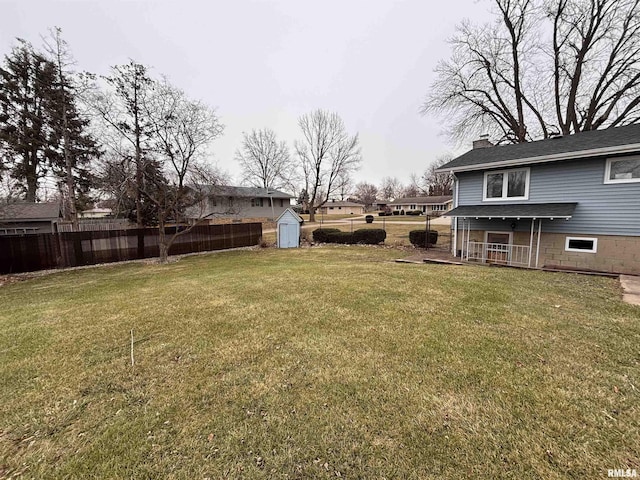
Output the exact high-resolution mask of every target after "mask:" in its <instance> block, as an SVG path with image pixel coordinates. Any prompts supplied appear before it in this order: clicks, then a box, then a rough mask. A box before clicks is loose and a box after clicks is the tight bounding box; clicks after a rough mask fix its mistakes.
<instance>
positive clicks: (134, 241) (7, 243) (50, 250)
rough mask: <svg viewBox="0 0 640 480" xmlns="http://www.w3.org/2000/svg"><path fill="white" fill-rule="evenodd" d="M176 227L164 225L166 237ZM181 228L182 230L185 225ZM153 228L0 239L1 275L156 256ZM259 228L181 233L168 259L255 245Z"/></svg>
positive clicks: (227, 227)
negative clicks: (173, 256)
mask: <svg viewBox="0 0 640 480" xmlns="http://www.w3.org/2000/svg"><path fill="white" fill-rule="evenodd" d="M176 228H181V227H167V228H166V230H165V231H166V233H167V235H173V234H174V233H175V232H176ZM183 228H184V227H183ZM158 236H159V235H158V229H157V228H132V229H127V230H108V231H88V232H62V233H57V234H55V233H46V234H38V235H24V236H21V237H10V236H0V273H18V272H32V271H36V270H46V269H51V268H64V267H76V266H80V265H95V264H97V263H110V262H121V261H124V260H136V259H140V258H152V257H157V256H159V254H160V248H159V246H158ZM261 237H262V224H260V223H240V224H228V225H202V226H197V227H194V228H193V229H191V230H190V231H188V232H186V233H183V234H181V235H179V236H178V237H177V238H176V240H175V242H174V243H173V245H171V249H170V250H169V254H170V255H179V254H183V253H193V252H206V251H211V250H223V249H227V248H235V247H248V246H252V245H257V244H258V242H259V241H260V238H261Z"/></svg>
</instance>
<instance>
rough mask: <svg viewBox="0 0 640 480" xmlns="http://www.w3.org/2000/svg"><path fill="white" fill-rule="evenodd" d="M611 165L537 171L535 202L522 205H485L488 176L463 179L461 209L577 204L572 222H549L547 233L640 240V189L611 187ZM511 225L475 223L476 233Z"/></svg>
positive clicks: (570, 164) (560, 165) (591, 162)
mask: <svg viewBox="0 0 640 480" xmlns="http://www.w3.org/2000/svg"><path fill="white" fill-rule="evenodd" d="M605 162H606V159H604V158H598V159H585V160H572V161H566V162H556V163H548V164H540V165H532V166H531V183H530V187H529V200H528V201H527V200H519V201H517V202H509V201H500V202H495V201H491V202H483V201H482V186H483V179H484V172H482V171H480V172H466V173H458V174H456V175H457V177H458V179H459V182H460V193H459V197H458V204H459V205H480V204H483V203H486V204H488V203H491V204H496V203H525V202H530V203H553V202H577V203H578V206H577V207H576V210H575V213H574V215H573V218H571V220H568V221H567V220H553V221H550V220H544V221H543V231H544V232H555V233H583V234H594V235H597V234H600V235H632V236H640V183H626V184H625V183H621V184H605V183H604V171H605ZM511 223H512V220H509V221H495V220H494V221H488V220H486V221H475V222H473V224H472V228H477V229H483V230H484V229H496V230H501V229H502V228H504V227H506V228H508V229H509V230H510V229H511V228H510V225H511ZM517 223H518V225H517V228H516V230H526V229H527V228H530V221H529V220H521V221H519V222H517ZM485 227H488V228H485Z"/></svg>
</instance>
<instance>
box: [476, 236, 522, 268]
mask: <svg viewBox="0 0 640 480" xmlns="http://www.w3.org/2000/svg"><path fill="white" fill-rule="evenodd" d="M466 246H467V248H466V251H465V252H464V259H465V260H467V261H477V262H483V263H496V264H500V265H515V266H519V267H528V266H530V264H531V257H530V249H529V245H513V244H504V243H484V242H467V245H466Z"/></svg>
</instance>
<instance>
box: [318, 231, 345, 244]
mask: <svg viewBox="0 0 640 480" xmlns="http://www.w3.org/2000/svg"><path fill="white" fill-rule="evenodd" d="M336 232H340V229H338V228H317V229H315V230H314V231H313V241H314V242H319V243H327V242H328V241H329V240H327V238H328V236H329V235H330V234H332V233H336Z"/></svg>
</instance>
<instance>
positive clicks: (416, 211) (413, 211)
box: [407, 210, 422, 216]
mask: <svg viewBox="0 0 640 480" xmlns="http://www.w3.org/2000/svg"><path fill="white" fill-rule="evenodd" d="M407 215H416V216H418V215H422V210H408V211H407Z"/></svg>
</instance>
